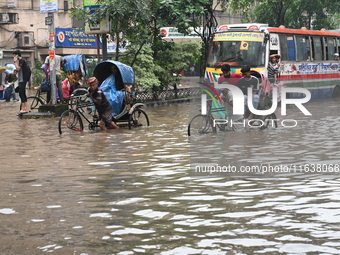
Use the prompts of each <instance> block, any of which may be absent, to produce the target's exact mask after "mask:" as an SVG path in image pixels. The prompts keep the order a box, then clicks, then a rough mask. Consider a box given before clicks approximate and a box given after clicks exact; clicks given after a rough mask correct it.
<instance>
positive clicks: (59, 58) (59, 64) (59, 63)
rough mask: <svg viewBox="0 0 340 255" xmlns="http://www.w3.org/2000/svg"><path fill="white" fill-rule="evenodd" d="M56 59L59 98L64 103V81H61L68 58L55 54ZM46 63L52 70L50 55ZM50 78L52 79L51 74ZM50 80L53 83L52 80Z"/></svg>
mask: <svg viewBox="0 0 340 255" xmlns="http://www.w3.org/2000/svg"><path fill="white" fill-rule="evenodd" d="M54 61H55V73H56V86H57V88H58V95H59V100H60V102H61V103H63V102H64V97H63V89H62V82H61V69H62V68H63V67H64V64H65V63H66V59H65V58H63V57H62V56H59V55H55V56H54ZM45 65H47V68H48V69H50V70H51V67H50V57H49V56H47V57H46V59H45ZM50 79H51V75H50ZM50 82H51V84H52V81H50Z"/></svg>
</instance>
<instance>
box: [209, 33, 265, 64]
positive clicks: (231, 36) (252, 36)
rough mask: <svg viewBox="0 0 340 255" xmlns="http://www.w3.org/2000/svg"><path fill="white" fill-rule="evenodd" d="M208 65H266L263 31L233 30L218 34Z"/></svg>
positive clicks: (212, 46) (211, 49) (213, 43)
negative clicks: (237, 31)
mask: <svg viewBox="0 0 340 255" xmlns="http://www.w3.org/2000/svg"><path fill="white" fill-rule="evenodd" d="M207 63H208V64H207V67H213V68H218V67H221V66H222V65H223V64H229V65H230V66H234V67H241V66H242V65H249V66H250V67H264V65H265V43H264V37H263V33H246V32H239V33H236V32H232V33H224V34H216V35H215V38H214V41H213V42H212V45H211V47H210V52H209V56H208V62H207Z"/></svg>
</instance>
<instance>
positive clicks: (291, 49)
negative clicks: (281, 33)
mask: <svg viewBox="0 0 340 255" xmlns="http://www.w3.org/2000/svg"><path fill="white" fill-rule="evenodd" d="M287 45H288V60H293V61H294V60H295V42H294V36H293V35H287Z"/></svg>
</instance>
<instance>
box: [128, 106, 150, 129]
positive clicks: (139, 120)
mask: <svg viewBox="0 0 340 255" xmlns="http://www.w3.org/2000/svg"><path fill="white" fill-rule="evenodd" d="M142 126H150V122H149V117H148V115H147V114H146V113H145V112H144V111H143V110H142V109H140V108H137V109H135V110H133V112H132V113H131V115H130V116H129V129H131V127H142Z"/></svg>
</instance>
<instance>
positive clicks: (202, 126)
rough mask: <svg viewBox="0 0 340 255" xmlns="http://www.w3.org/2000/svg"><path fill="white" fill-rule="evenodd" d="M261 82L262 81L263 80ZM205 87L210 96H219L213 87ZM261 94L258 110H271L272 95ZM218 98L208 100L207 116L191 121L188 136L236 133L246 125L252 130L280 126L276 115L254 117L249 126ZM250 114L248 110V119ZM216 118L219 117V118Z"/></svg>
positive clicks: (205, 85)
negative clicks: (228, 109)
mask: <svg viewBox="0 0 340 255" xmlns="http://www.w3.org/2000/svg"><path fill="white" fill-rule="evenodd" d="M261 78H263V77H261ZM260 81H262V79H261V80H260ZM203 87H204V88H205V90H206V91H208V92H209V94H215V95H218V92H217V91H216V90H215V89H214V88H213V87H211V86H209V85H207V84H203ZM214 92H216V93H214ZM259 94H261V97H260V104H259V107H258V109H259V110H264V109H269V108H270V107H271V105H272V95H271V94H270V93H264V92H263V91H262V90H259ZM218 97H219V96H215V97H213V98H212V99H208V100H207V102H206V106H207V114H205V115H203V114H197V115H195V116H194V117H193V118H192V119H191V120H190V122H189V125H188V136H191V135H197V134H206V133H216V132H217V131H224V132H225V131H236V130H240V129H243V128H245V127H246V125H248V126H249V127H252V128H258V129H259V130H264V129H272V128H277V126H278V125H277V120H276V115H275V113H271V114H269V115H261V116H258V115H254V116H253V119H252V120H250V121H249V124H248V123H246V119H245V118H244V116H242V115H241V116H233V114H230V112H229V113H227V111H226V107H225V106H224V104H223V103H222V101H221V100H220V98H218ZM249 114H250V111H249V109H248V108H246V112H245V115H246V116H245V117H246V118H247V117H248V116H249ZM228 115H230V116H228ZM214 116H217V118H216V117H214ZM231 120H232V121H231ZM231 123H233V124H231Z"/></svg>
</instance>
